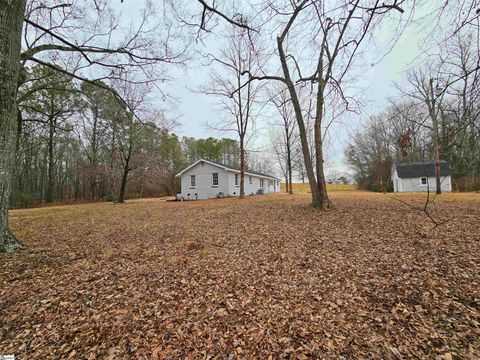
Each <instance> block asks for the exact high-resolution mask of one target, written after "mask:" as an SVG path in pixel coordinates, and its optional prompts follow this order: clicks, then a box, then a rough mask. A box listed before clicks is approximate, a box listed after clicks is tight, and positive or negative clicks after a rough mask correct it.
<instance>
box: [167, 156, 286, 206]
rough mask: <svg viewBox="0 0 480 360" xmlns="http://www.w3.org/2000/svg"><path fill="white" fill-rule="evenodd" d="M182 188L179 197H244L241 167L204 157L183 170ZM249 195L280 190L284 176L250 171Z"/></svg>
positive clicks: (247, 183) (180, 198)
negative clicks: (241, 183)
mask: <svg viewBox="0 0 480 360" xmlns="http://www.w3.org/2000/svg"><path fill="white" fill-rule="evenodd" d="M175 176H176V177H180V179H181V180H180V187H181V190H180V192H179V193H177V199H178V200H197V199H213V198H218V197H226V196H240V169H238V168H235V167H232V166H228V165H225V164H220V163H216V162H214V161H211V160H205V159H200V160H198V161H196V162H195V163H193V164H192V165H190V166H188V167H187V168H186V169H184V170H183V171H181V172H179V173H178V174H177V175H175ZM244 189H245V195H254V194H268V193H278V192H280V179H278V178H276V177H274V176H270V175H267V174H262V173H259V172H256V171H251V170H246V171H245V178H244Z"/></svg>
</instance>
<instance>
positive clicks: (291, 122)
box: [269, 87, 297, 194]
mask: <svg viewBox="0 0 480 360" xmlns="http://www.w3.org/2000/svg"><path fill="white" fill-rule="evenodd" d="M269 98H270V102H271V103H272V104H273V105H274V106H275V109H276V110H277V112H278V114H279V116H280V118H281V121H280V122H277V123H275V125H277V126H278V125H280V126H281V127H282V128H283V129H282V136H281V137H280V139H279V137H278V136H275V133H273V134H271V140H272V145H273V148H274V151H275V153H276V154H277V157H278V158H279V160H280V163H282V162H283V161H284V162H285V166H284V167H283V165H282V164H281V167H282V168H283V172H284V174H285V187H286V192H288V193H289V194H293V188H292V171H293V164H294V162H295V159H294V158H295V152H294V148H295V145H296V141H295V140H296V139H297V136H296V121H295V114H294V112H293V107H292V104H291V101H290V97H289V95H288V92H287V89H285V88H283V89H281V88H278V87H274V88H273V89H271V90H270V91H269ZM279 140H280V141H279Z"/></svg>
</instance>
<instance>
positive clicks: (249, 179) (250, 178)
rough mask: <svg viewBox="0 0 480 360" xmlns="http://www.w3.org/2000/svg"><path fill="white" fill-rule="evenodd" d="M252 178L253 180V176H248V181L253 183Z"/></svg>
mask: <svg viewBox="0 0 480 360" xmlns="http://www.w3.org/2000/svg"><path fill="white" fill-rule="evenodd" d="M252 180H253V179H252V177H251V176H249V177H248V183H249V184H251V183H252Z"/></svg>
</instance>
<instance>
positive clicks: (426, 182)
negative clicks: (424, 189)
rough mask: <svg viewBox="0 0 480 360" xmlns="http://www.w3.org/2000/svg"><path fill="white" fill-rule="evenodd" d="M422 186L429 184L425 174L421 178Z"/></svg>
mask: <svg viewBox="0 0 480 360" xmlns="http://www.w3.org/2000/svg"><path fill="white" fill-rule="evenodd" d="M423 179H425V184H424V183H423ZM420 186H428V178H427V177H425V176H422V177H421V178H420Z"/></svg>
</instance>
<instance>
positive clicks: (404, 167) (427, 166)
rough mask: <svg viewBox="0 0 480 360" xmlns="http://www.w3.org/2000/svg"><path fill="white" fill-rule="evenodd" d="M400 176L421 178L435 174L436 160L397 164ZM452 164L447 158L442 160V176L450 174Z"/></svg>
mask: <svg viewBox="0 0 480 360" xmlns="http://www.w3.org/2000/svg"><path fill="white" fill-rule="evenodd" d="M395 167H396V169H397V174H398V177H399V178H419V177H434V176H435V161H433V160H423V161H416V162H409V163H398V164H395ZM450 175H451V172H450V166H449V165H448V163H447V162H446V161H445V160H440V176H450Z"/></svg>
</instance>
